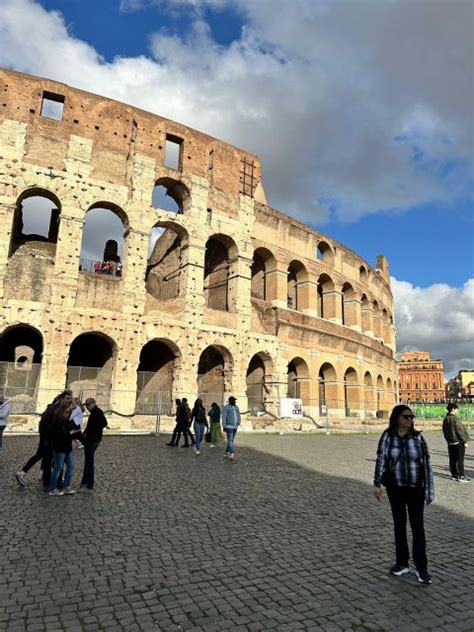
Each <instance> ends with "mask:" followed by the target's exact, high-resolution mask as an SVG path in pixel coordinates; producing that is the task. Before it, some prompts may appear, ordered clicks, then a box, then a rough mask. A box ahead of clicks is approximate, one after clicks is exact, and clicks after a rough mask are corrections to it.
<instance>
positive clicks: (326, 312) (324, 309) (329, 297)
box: [317, 274, 335, 318]
mask: <svg viewBox="0 0 474 632" xmlns="http://www.w3.org/2000/svg"><path fill="white" fill-rule="evenodd" d="M317 288H318V316H319V317H320V318H334V315H335V310H334V294H333V292H334V283H333V281H332V279H331V277H330V276H328V275H327V274H321V275H319V277H318V281H317Z"/></svg>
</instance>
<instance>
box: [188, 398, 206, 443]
mask: <svg viewBox="0 0 474 632" xmlns="http://www.w3.org/2000/svg"><path fill="white" fill-rule="evenodd" d="M193 421H194V437H195V442H196V445H195V446H194V453H195V454H196V455H199V454H201V453H200V450H199V448H200V446H201V442H202V440H203V438H204V431H205V429H206V428H208V423H207V415H206V409H205V408H204V405H203V403H202V399H201V398H200V397H198V399H197V400H196V401H195V402H194V406H193V409H192V411H191V422H193Z"/></svg>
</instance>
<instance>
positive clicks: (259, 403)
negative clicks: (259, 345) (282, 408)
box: [246, 353, 272, 413]
mask: <svg viewBox="0 0 474 632" xmlns="http://www.w3.org/2000/svg"><path fill="white" fill-rule="evenodd" d="M271 366H272V362H271V359H270V357H269V356H268V355H267V354H264V353H256V354H255V355H254V356H253V357H252V359H251V360H250V363H249V366H248V368H247V375H246V383H247V400H248V410H249V411H250V412H254V413H255V412H259V411H264V410H265V399H266V396H267V394H268V392H269V387H268V385H267V383H266V381H267V380H268V372H269V370H271Z"/></svg>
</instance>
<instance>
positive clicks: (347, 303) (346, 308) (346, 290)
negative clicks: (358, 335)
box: [341, 283, 357, 327]
mask: <svg viewBox="0 0 474 632" xmlns="http://www.w3.org/2000/svg"><path fill="white" fill-rule="evenodd" d="M341 303H342V310H341V311H342V324H343V325H346V326H347V327H351V326H352V325H356V324H357V316H356V294H355V292H354V288H353V287H352V285H351V284H350V283H344V285H343V286H342V292H341Z"/></svg>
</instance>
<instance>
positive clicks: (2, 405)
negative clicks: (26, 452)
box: [0, 395, 12, 453]
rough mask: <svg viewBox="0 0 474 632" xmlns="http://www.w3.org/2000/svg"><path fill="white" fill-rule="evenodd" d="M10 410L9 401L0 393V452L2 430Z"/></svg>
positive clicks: (6, 423) (6, 422)
mask: <svg viewBox="0 0 474 632" xmlns="http://www.w3.org/2000/svg"><path fill="white" fill-rule="evenodd" d="M11 412H12V407H11V404H10V402H8V401H7V400H6V399H5V397H4V396H3V395H0V453H1V452H2V448H3V432H4V430H5V428H6V427H7V425H8V419H9V417H10V413H11Z"/></svg>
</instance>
